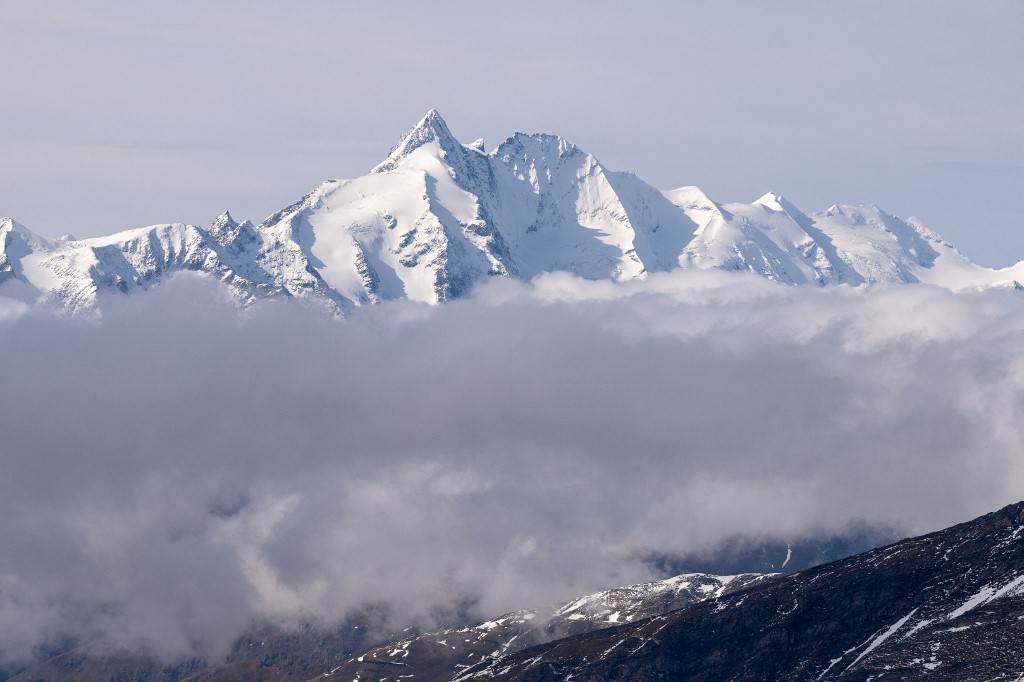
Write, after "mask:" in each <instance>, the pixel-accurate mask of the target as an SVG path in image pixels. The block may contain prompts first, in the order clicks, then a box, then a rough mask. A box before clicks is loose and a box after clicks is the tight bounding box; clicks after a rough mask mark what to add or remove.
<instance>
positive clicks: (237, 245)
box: [0, 109, 1024, 314]
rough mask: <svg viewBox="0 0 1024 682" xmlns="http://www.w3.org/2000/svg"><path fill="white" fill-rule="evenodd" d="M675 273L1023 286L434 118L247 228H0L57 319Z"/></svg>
mask: <svg viewBox="0 0 1024 682" xmlns="http://www.w3.org/2000/svg"><path fill="white" fill-rule="evenodd" d="M71 227H73V226H71ZM677 268H689V269H722V270H735V271H748V272H753V273H756V274H758V275H761V276H763V277H766V278H768V279H770V280H774V281H777V282H781V283H785V284H797V285H801V284H814V285H819V286H825V285H850V286H863V285H871V284H878V283H914V282H925V283H930V284H936V285H940V286H944V287H948V288H950V289H954V290H960V289H969V288H982V287H991V286H1000V287H1012V286H1014V285H1015V284H1016V285H1017V286H1019V282H1020V281H1022V280H1024V262H1021V263H1018V264H1017V265H1015V266H1013V267H1010V268H1003V269H989V268H983V267H980V266H978V265H975V264H974V263H972V262H970V261H969V260H968V259H967V258H966V257H964V256H963V255H962V254H961V253H960V252H958V251H957V250H956V249H955V248H954V247H953V246H952V245H950V244H949V243H948V242H946V241H944V240H943V239H942V238H941V237H939V236H938V235H936V234H935V233H934V232H932V231H931V230H929V229H928V228H927V227H925V226H924V225H923V224H922V223H921V222H920V221H918V220H916V219H909V220H903V219H901V218H898V217H897V216H894V215H891V214H889V213H887V212H885V211H883V210H882V209H880V208H878V207H877V206H849V205H838V204H837V205H833V206H831V207H830V208H828V209H827V210H825V211H821V212H817V213H806V212H804V211H802V210H801V209H799V208H798V207H797V206H795V205H794V204H793V203H792V202H790V201H789V200H788V199H786V198H785V197H783V196H782V195H781V194H778V193H774V192H769V193H766V194H765V195H763V196H761V197H760V198H758V199H756V200H755V201H753V202H751V203H741V202H740V203H719V202H716V201H714V200H712V199H711V198H710V197H708V196H707V195H706V194H705V193H704V192H703V191H701V190H700V189H699V188H697V187H693V186H685V187H679V188H676V189H673V190H668V191H661V190H658V189H656V188H654V187H652V186H651V185H649V184H647V183H646V182H644V181H643V180H642V179H641V178H639V177H637V176H635V175H633V174H630V173H623V172H617V171H613V170H610V169H608V168H606V167H605V166H604V165H603V164H601V162H600V161H599V160H598V159H597V158H596V157H594V156H593V155H591V154H589V153H587V152H585V151H584V150H582V149H580V148H579V147H577V146H576V145H574V144H573V143H572V142H570V141H568V140H566V139H565V138H562V137H559V136H557V135H550V134H545V133H533V134H527V133H515V134H513V135H511V136H510V137H508V138H507V139H505V140H504V141H503V142H502V143H501V144H499V145H498V146H497V147H496V148H495V149H493V150H492V151H491V152H489V153H487V152H486V151H485V149H484V143H483V140H477V141H475V142H473V143H471V144H469V145H464V144H462V143H461V142H459V140H458V139H457V138H456V137H455V135H454V134H453V133H452V131H451V129H450V128H449V126H448V124H447V123H446V122H445V121H444V119H443V118H442V116H441V114H440V113H439V112H438V111H437V110H435V109H431V110H430V111H428V112H427V113H426V114H425V115H424V116H423V117H422V118H421V119H420V120H419V122H418V123H417V124H416V125H415V126H413V127H412V128H411V129H410V130H409V131H408V132H407V133H406V134H405V135H403V136H402V138H401V139H400V140H399V142H398V144H397V145H396V146H395V147H394V148H393V149H392V150H391V152H390V153H389V154H388V156H387V158H386V159H385V160H384V161H382V162H381V163H380V164H378V165H377V166H376V167H374V168H373V170H372V171H371V172H370V173H368V174H367V175H364V176H362V177H358V178H353V179H350V180H330V181H326V182H324V183H322V184H320V185H319V186H318V187H316V188H315V189H314V190H313V191H311V192H310V193H309V194H307V195H306V196H305V197H303V198H302V199H300V200H299V201H297V202H295V203H293V204H291V205H290V206H288V207H286V208H284V209H282V210H281V211H278V212H276V213H274V214H273V215H271V216H270V217H268V218H267V219H266V220H264V221H263V222H262V223H260V224H259V225H254V224H253V223H251V222H249V221H243V222H241V223H239V222H238V221H236V220H235V219H234V217H232V215H231V214H230V213H229V212H227V211H225V212H224V213H222V214H221V215H220V216H218V217H217V218H216V219H215V220H214V221H213V222H212V223H211V225H210V226H209V227H208V228H204V227H200V226H196V225H187V224H181V223H169V224H163V225H153V226H149V227H144V228H137V229H134V230H127V231H124V232H120V233H117V234H114V235H110V236H107V237H100V238H93V239H73V238H68V239H62V240H56V241H52V240H48V239H44V238H42V237H40V236H38V235H35V234H33V233H32V232H30V231H29V230H28V229H26V228H24V227H22V226H20V225H18V224H17V223H16V222H14V221H13V220H12V219H3V220H0V296H14V297H17V298H21V299H23V300H25V301H43V302H52V303H54V304H57V305H59V306H63V307H64V308H66V309H68V310H72V311H77V310H90V309H94V308H95V307H96V306H97V305H98V304H99V302H100V300H101V298H102V297H103V296H104V295H108V294H110V293H111V292H122V293H129V292H132V291H136V290H141V289H146V288H148V287H150V286H152V285H154V284H156V283H159V282H160V281H163V280H164V279H165V278H166V277H168V276H171V275H173V274H174V273H176V272H180V271H183V270H191V271H195V272H200V273H205V274H208V275H210V276H213V277H215V278H216V279H217V280H219V281H221V282H223V283H225V284H226V285H227V286H228V287H229V288H230V290H231V291H232V292H233V293H234V294H235V295H236V297H237V298H238V299H239V300H240V301H242V302H243V303H246V302H250V301H253V300H255V299H257V298H261V297H267V296H284V297H292V298H300V299H304V300H310V301H318V302H321V303H323V304H325V305H327V306H328V307H329V308H331V309H332V310H334V311H336V312H338V313H341V314H344V313H345V312H346V311H348V310H350V309H352V308H353V307H354V306H359V305H366V304H371V303H377V302H380V301H384V300H388V299H395V298H407V299H411V300H415V301H422V302H426V303H440V302H443V301H446V300H449V299H452V298H458V297H460V296H464V295H465V294H466V293H468V292H469V291H470V290H471V289H472V288H473V286H474V285H476V284H477V283H479V282H481V281H483V280H486V279H488V278H490V277H512V278H520V279H530V278H532V277H535V276H537V275H538V274H541V273H544V272H551V271H565V272H569V273H572V274H575V275H577V276H580V277H584V278H588V279H612V280H618V281H621V280H630V279H638V278H644V277H647V276H648V275H650V274H651V273H653V272H659V271H667V270H674V269H677Z"/></svg>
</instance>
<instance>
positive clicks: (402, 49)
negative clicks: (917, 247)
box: [0, 0, 1024, 265]
mask: <svg viewBox="0 0 1024 682" xmlns="http://www.w3.org/2000/svg"><path fill="white" fill-rule="evenodd" d="M0 36H2V38H3V45H4V50H3V56H2V58H0V93H2V97H0V102H2V106H0V160H2V163H0V215H8V214H9V215H12V216H13V217H15V218H16V219H18V220H19V221H21V222H23V223H25V224H26V225H28V226H29V227H31V228H33V229H36V230H37V231H39V232H42V233H44V234H49V235H56V234H60V233H63V232H73V233H75V234H77V235H78V236H87V235H93V234H99V233H103V232H110V231H114V230H118V229H122V228H127V227H131V226H136V225H143V224H148V223H155V222H169V221H179V220H180V221H187V222H196V223H200V224H208V223H209V222H210V220H211V219H212V218H213V216H214V215H215V214H217V213H218V212H219V211H221V210H223V209H224V208H229V209H231V211H232V212H233V213H234V214H235V215H236V216H238V217H249V218H252V219H254V220H259V219H261V218H263V217H264V216H266V215H267V214H269V213H271V212H273V211H275V210H277V209H279V208H281V207H283V206H285V205H287V204H288V203H290V202H292V201H294V200H295V199H297V198H299V197H300V196H301V195H302V194H304V193H305V192H306V191H308V190H309V189H310V188H312V187H313V186H314V185H315V184H316V183H317V182H318V181H320V180H321V179H324V178H328V177H346V176H353V175H359V174H361V173H363V172H365V171H366V170H367V169H368V168H370V167H371V166H373V165H374V164H375V163H377V162H378V161H379V160H380V159H381V158H383V157H384V156H385V155H386V153H387V151H388V149H389V148H390V146H391V145H392V144H393V143H394V142H395V140H396V138H397V137H398V136H399V135H400V134H401V133H402V132H403V131H404V130H405V129H406V128H408V127H409V126H410V125H411V124H412V123H414V122H415V121H416V120H417V119H418V118H419V117H420V116H421V115H422V113H423V112H424V111H426V110H427V109H429V108H430V107H437V108H438V109H440V110H441V112H442V113H443V114H444V116H445V117H446V119H447V120H448V123H449V124H450V126H451V128H452V129H453V131H454V132H455V134H456V135H457V136H459V137H460V138H462V139H463V140H464V141H470V140H472V139H473V138H475V137H478V136H481V135H482V136H484V137H486V138H487V140H488V144H489V145H491V144H494V143H496V142H498V141H500V139H502V138H503V137H504V136H505V135H507V134H509V133H511V132H513V131H516V130H525V131H546V132H555V133H558V134H561V135H563V136H565V137H567V138H569V139H571V140H573V141H574V142H576V143H577V144H579V145H580V146H581V147H583V148H584V149H586V150H587V151H590V152H591V153H593V154H595V155H596V156H597V157H598V158H599V159H601V160H602V161H603V162H605V163H606V164H607V165H608V166H610V167H612V168H615V169H621V170H631V171H634V172H636V173H638V174H639V175H640V176H641V177H643V178H644V179H646V180H648V181H649V182H651V183H653V184H655V185H657V186H659V187H662V188H668V187H673V186H678V185H683V184H696V185H700V186H701V187H703V188H704V189H705V190H706V191H707V192H708V193H709V194H710V195H711V196H712V197H714V198H716V199H719V200H722V201H732V200H748V201H749V200H752V199H753V198H755V197H757V196H759V195H760V194H762V193H763V192H765V191H767V190H774V191H777V192H781V193H782V194H785V195H786V196H788V197H789V198H791V199H792V200H793V201H794V202H795V203H796V204H797V205H799V206H801V207H802V208H804V210H807V211H813V210H819V209H822V208H825V207H827V206H828V205H829V204H831V203H834V202H840V203H842V202H850V203H853V202H873V203H877V204H879V205H880V206H882V207H883V208H886V209H888V210H890V211H893V212H895V213H898V214H900V215H903V216H908V215H917V216H919V217H921V218H922V219H923V220H924V221H925V222H926V223H927V224H929V225H930V226H932V227H933V228H934V229H936V230H937V231H939V232H940V233H942V234H943V235H945V236H946V237H947V238H949V239H950V240H951V241H953V242H954V243H956V244H957V245H959V246H960V247H961V249H962V250H963V251H964V252H966V253H967V254H968V255H969V256H971V257H973V258H974V259H976V260H977V261H979V262H981V263H983V264H989V265H1003V264H1008V263H1010V262H1012V261H1014V260H1016V259H1018V258H1021V257H1024V220H1022V218H1021V216H1022V214H1024V212H1022V210H1021V208H1020V206H1019V204H1020V199H1021V197H1024V3H1022V2H960V3H952V2H845V3H838V2H836V3H820V2H800V3H797V2H793V3H782V2H779V3H748V2H646V3H645V2H629V3H626V2H617V3H611V2H550V1H549V2H532V1H525V2H516V3H470V2H461V3H457V2H431V3H423V2H416V3H413V2H408V3H397V2H396V3H382V2H352V3H343V2H297V3H287V4H286V3H273V4H272V3H269V2H268V3H264V2H237V3H229V2H223V3H212V2H192V1H184V2H175V3H168V2H148V1H139V0H136V1H135V2H120V3H119V2H90V3H79V2H50V3H45V4H44V3H37V2H12V1H9V0H0Z"/></svg>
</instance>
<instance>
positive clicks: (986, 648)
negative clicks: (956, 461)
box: [457, 503, 1024, 680]
mask: <svg viewBox="0 0 1024 682" xmlns="http://www.w3.org/2000/svg"><path fill="white" fill-rule="evenodd" d="M1022 674H1024V503H1018V504H1015V505H1011V506H1009V507H1006V508H1004V509H1002V510H1000V511H998V512H994V513H991V514H988V515H986V516H983V517H981V518H978V519H976V520H974V521H971V522H969V523H964V524H960V525H958V526H953V527H952V528H948V529H946V530H943V531H939V532H937V533H932V534H930V535H925V536H921V537H918V538H913V539H909V540H903V541H901V542H898V543H895V544H893V545H889V546H887V547H882V548H880V549H877V550H873V551H871V552H867V553H864V554H860V555H857V556H855V557H851V558H849V559H845V560H842V561H838V562H835V563H832V564H827V565H824V566H820V567H818V568H813V569H810V570H807V571H803V572H801V573H797V574H794V575H790V576H785V577H783V578H780V579H778V580H774V581H769V582H764V583H761V584H756V585H753V586H751V587H749V588H747V589H744V590H740V591H738V592H734V593H731V594H728V595H723V596H722V597H720V598H717V599H713V600H709V601H704V602H700V603H697V604H695V605H693V606H689V607H686V608H683V609H680V610H678V611H674V612H672V613H669V614H667V615H664V616H658V617H655V618H652V619H649V620H645V621H640V622H637V623H634V624H630V625H625V626H621V627H615V628H609V629H604V630H598V631H594V632H591V633H588V634H584V635H579V636H575V637H569V638H565V639H562V640H559V641H556V642H551V643H548V644H543V645H540V646H537V647H532V648H529V649H525V650H523V651H519V652H516V653H513V654H509V655H507V656H503V657H501V658H498V659H496V660H492V661H487V662H484V663H482V664H479V665H477V666H475V667H473V668H470V669H468V670H466V671H465V672H463V673H462V674H461V675H460V676H458V677H457V679H458V680H483V679H500V680H513V679H515V680H564V679H569V678H570V677H571V678H572V679H573V680H656V679H666V680H669V679H670V680H832V679H851V680H866V679H876V680H880V679H918V678H927V679H936V680H989V679H1010V680H1016V679H1019V678H1020V677H1021V675H1022Z"/></svg>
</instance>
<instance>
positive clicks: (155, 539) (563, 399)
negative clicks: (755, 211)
mask: <svg viewBox="0 0 1024 682" xmlns="http://www.w3.org/2000/svg"><path fill="white" fill-rule="evenodd" d="M0 377H2V388H3V390H2V391H0V471H2V472H3V473H2V475H0V547H2V548H3V549H2V551H0V632H3V633H4V636H3V641H2V644H0V649H2V651H0V660H7V661H13V660H18V659H19V657H20V658H22V659H24V658H25V657H26V656H28V655H30V654H31V652H32V650H33V647H37V646H39V645H41V644H43V643H46V642H48V641H52V640H53V639H54V638H57V637H67V636H72V637H77V638H94V637H102V638H105V639H109V640H110V641H115V642H118V643H120V644H123V645H125V646H144V647H146V648H148V649H149V650H151V651H153V652H155V653H158V654H161V655H164V656H169V657H174V656H181V655H190V654H193V653H199V654H201V655H207V656H216V655H219V654H220V653H223V652H224V651H225V650H226V649H227V647H228V646H229V645H230V644H231V642H232V640H233V639H234V638H235V637H237V636H238V635H239V634H240V633H242V632H243V631H244V630H245V629H246V628H247V627H249V626H250V624H251V623H252V622H254V621H270V622H275V623H281V624H288V623H294V622H299V621H301V620H304V619H310V618H312V619H322V620H323V621H325V622H330V621H332V620H335V619H338V618H340V617H342V616H344V615H345V614H347V613H350V612H351V611H352V610H354V609H358V608H360V607H361V606H362V605H364V604H365V603H367V601H369V600H381V601H385V602H390V603H392V604H395V605H397V606H398V607H399V608H398V612H400V613H402V614H404V616H405V617H408V618H413V617H418V616H423V615H425V614H429V613H431V610H432V609H433V608H434V607H436V606H439V605H445V604H451V603H452V602H454V601H456V600H458V599H460V598H462V597H465V596H466V595H470V596H471V597H473V598H475V599H476V600H477V601H476V604H475V607H474V608H475V609H476V610H477V611H478V612H479V615H481V616H488V615H494V614H496V613H499V612H502V611H504V610H507V609H510V608H516V607H522V606H532V605H537V604H543V603H546V602H549V601H551V600H555V599H561V598H568V597H571V596H572V595H575V594H580V593H585V592H588V591H592V590H594V589H600V588H603V587H608V586H612V585H618V584H625V583H629V582H635V581H638V580H643V579H645V578H648V577H649V576H650V567H649V565H648V564H647V563H645V560H644V559H645V557H649V556H650V554H651V553H652V552H667V553H673V552H675V553H686V552H693V551H701V550H706V549H707V548H713V547H714V546H715V545H716V543H719V542H721V541H722V540H723V539H725V538H730V537H735V536H737V535H745V536H750V537H757V538H764V539H775V540H778V539H781V540H784V541H790V540H799V539H801V538H809V537H815V536H820V535H824V534H834V533H842V532H844V531H845V530H846V529H848V528H850V527H852V526H854V525H860V526H863V525H864V524H867V525H868V526H878V527H886V528H895V529H897V530H898V531H899V532H902V533H904V534H913V533H919V532H924V531H928V530H933V529H937V528H940V527H943V526H945V525H949V524H951V523H955V522H958V521H963V520H967V519H969V518H971V517H973V516H976V515H979V514H982V513H985V512H987V511H991V510H993V509H995V508H997V507H999V506H1001V505H1004V504H1007V503H1010V502H1014V501H1017V500H1018V499H1020V498H1022V497H1024V448H1022V444H1024V418H1022V417H1024V296H1022V295H1021V294H1020V292H1015V291H1006V290H999V291H989V292H984V293H960V294H954V293H950V292H948V291H945V290H942V289H938V288H933V287H928V286H924V285H913V286H899V287H891V288H885V287H879V288H876V289H872V290H854V289H847V288H830V289H816V288H811V287H802V288H797V287H788V286H782V285H777V284H773V283H770V282H767V281H765V280H763V279H761V278H758V277H754V276H744V275H737V274H727V273H714V272H710V273H692V272H679V273H675V274H664V275H655V276H652V277H650V278H649V279H647V280H646V281H644V282H636V283H629V284H614V283H609V282H587V281H582V280H579V279H575V278H572V277H569V276H566V275H549V276H544V277H541V278H540V279H538V280H536V281H534V282H533V283H530V284H519V283H515V282H510V281H500V282H494V283H493V284H490V285H488V286H485V287H482V288H481V289H479V290H478V291H477V292H476V293H475V294H474V295H473V296H472V297H471V298H469V299H466V300H460V301H456V302H453V303H449V304H446V305H443V306H438V307H427V306H421V305H417V304H411V303H408V302H393V303H386V304H383V305H380V306H373V307H370V308H366V309H361V310H359V311H358V312H357V313H356V314H354V315H352V316H351V317H350V318H349V319H346V320H337V319H334V318H331V317H329V316H327V315H325V314H323V313H321V312H319V311H317V310H312V309H310V308H308V307H306V306H302V305H298V304H295V303H263V304H260V305H257V306H255V307H253V308H250V309H248V310H246V311H239V310H238V309H237V308H235V307H234V306H233V305H232V304H231V303H230V302H228V301H227V300H225V298H224V297H223V295H222V293H221V292H220V290H219V289H217V288H215V287H214V285H211V284H209V283H206V282H203V281H199V280H196V279H194V278H190V277H179V278H177V279H176V280H174V281H172V282H171V283H169V284H167V285H164V286H161V287H159V288H157V289H156V290H153V291H151V292H148V293H145V294H142V295H137V296H133V297H123V298H122V297H119V298H115V299H110V300H108V301H107V302H106V303H105V306H104V309H103V314H102V317H100V318H93V317H70V318H69V317H65V316H59V315H54V314H52V313H49V312H45V311H42V310H38V309H32V308H26V307H24V306H21V305H19V304H8V305H5V304H0Z"/></svg>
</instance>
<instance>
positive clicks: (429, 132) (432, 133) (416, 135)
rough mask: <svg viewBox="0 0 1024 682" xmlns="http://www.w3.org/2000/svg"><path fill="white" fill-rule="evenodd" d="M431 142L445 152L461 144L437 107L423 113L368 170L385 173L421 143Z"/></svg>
mask: <svg viewBox="0 0 1024 682" xmlns="http://www.w3.org/2000/svg"><path fill="white" fill-rule="evenodd" d="M431 142H437V144H438V146H439V147H440V148H441V151H442V152H445V153H451V152H452V151H453V150H456V149H458V148H459V147H461V146H462V145H461V144H460V143H459V141H458V140H456V139H455V136H454V135H452V131H451V130H449V129H448V124H447V123H445V120H444V118H442V117H441V112H439V111H438V110H437V109H431V110H430V111H428V112H427V113H426V114H424V115H423V118H421V119H420V120H419V123H417V124H416V125H415V126H413V127H412V128H411V129H410V130H409V132H407V133H406V134H405V135H403V136H402V139H400V140H399V141H398V144H397V145H395V147H394V148H393V149H392V150H391V153H390V154H388V158H387V159H385V160H384V161H383V162H381V163H380V164H378V165H377V166H376V167H374V168H373V170H371V171H370V172H371V173H386V172H388V171H392V170H395V169H396V168H398V166H399V164H401V162H402V161H403V160H404V159H405V158H406V157H408V156H409V155H410V154H412V153H413V152H414V151H416V150H417V149H419V148H420V147H422V146H423V145H426V144H430V143H431Z"/></svg>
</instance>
